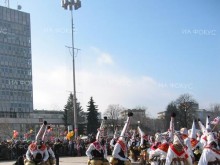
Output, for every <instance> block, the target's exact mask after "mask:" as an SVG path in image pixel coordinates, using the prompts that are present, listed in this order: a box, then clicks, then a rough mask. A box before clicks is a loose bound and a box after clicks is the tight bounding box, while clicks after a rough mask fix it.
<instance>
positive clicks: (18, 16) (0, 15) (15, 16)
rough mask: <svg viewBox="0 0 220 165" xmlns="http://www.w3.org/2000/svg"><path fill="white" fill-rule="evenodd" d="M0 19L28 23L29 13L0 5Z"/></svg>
mask: <svg viewBox="0 0 220 165" xmlns="http://www.w3.org/2000/svg"><path fill="white" fill-rule="evenodd" d="M0 19H3V20H6V21H10V22H16V23H20V24H24V25H27V24H30V14H29V13H24V12H21V11H18V10H14V9H9V8H6V7H2V6H0Z"/></svg>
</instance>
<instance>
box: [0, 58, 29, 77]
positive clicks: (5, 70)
mask: <svg viewBox="0 0 220 165" xmlns="http://www.w3.org/2000/svg"><path fill="white" fill-rule="evenodd" d="M0 58H1V57H0ZM0 75H2V76H1V77H4V75H8V76H6V77H13V78H16V77H24V76H25V75H27V76H28V77H29V79H31V75H32V74H31V70H30V69H20V68H11V67H10V68H9V67H0Z"/></svg>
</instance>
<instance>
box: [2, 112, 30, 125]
mask: <svg viewBox="0 0 220 165" xmlns="http://www.w3.org/2000/svg"><path fill="white" fill-rule="evenodd" d="M27 112H29V111H27ZM27 112H26V113H23V112H20V111H19V113H16V112H1V109H0V118H29V113H27ZM13 128H15V126H14V127H13Z"/></svg>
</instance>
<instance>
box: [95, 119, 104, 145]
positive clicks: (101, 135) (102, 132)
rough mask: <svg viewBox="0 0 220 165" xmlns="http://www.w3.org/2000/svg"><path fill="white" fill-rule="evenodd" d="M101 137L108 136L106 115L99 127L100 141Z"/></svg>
mask: <svg viewBox="0 0 220 165" xmlns="http://www.w3.org/2000/svg"><path fill="white" fill-rule="evenodd" d="M100 138H107V117H106V116H105V117H104V119H103V120H102V123H101V125H100V127H99V128H98V132H97V134H96V140H97V141H99V140H100Z"/></svg>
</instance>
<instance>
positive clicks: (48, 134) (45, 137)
mask: <svg viewBox="0 0 220 165" xmlns="http://www.w3.org/2000/svg"><path fill="white" fill-rule="evenodd" d="M51 137H52V132H51V127H50V126H49V125H48V126H47V127H46V128H45V131H44V134H43V136H42V140H43V141H45V142H46V141H49V140H51Z"/></svg>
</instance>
